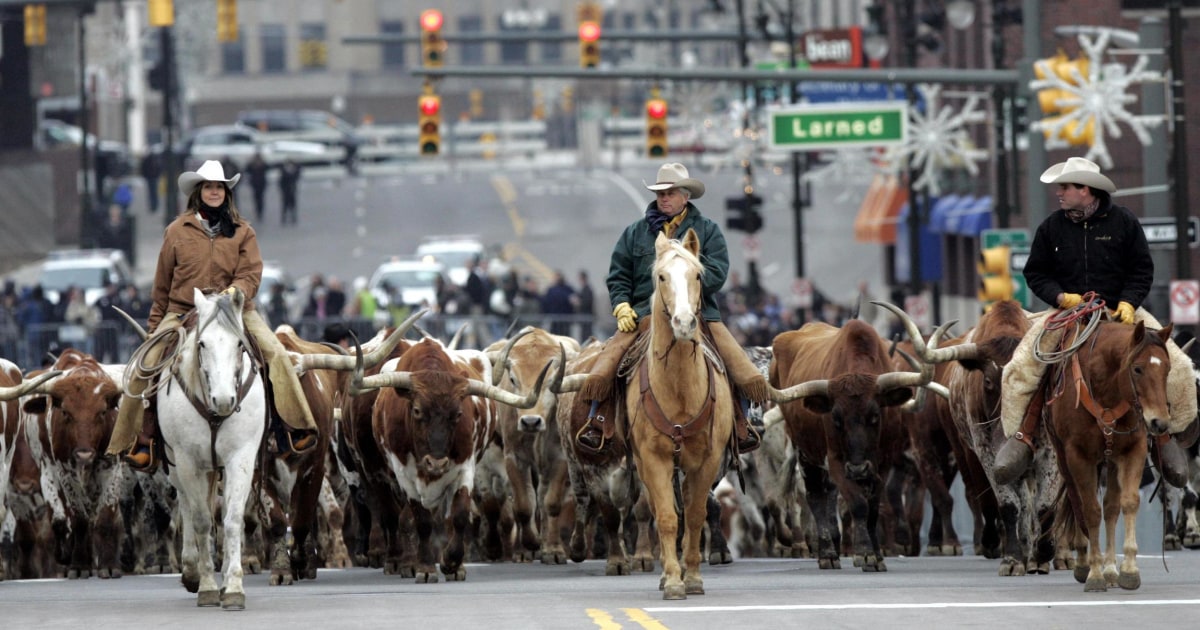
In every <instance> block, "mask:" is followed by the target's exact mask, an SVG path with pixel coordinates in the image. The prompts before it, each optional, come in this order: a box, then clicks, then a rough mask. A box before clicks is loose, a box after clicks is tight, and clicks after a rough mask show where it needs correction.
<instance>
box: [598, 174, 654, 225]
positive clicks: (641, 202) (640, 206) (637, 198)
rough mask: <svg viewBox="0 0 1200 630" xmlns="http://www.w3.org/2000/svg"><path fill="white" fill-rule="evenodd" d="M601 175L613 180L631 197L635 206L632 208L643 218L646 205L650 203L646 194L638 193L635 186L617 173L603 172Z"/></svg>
mask: <svg viewBox="0 0 1200 630" xmlns="http://www.w3.org/2000/svg"><path fill="white" fill-rule="evenodd" d="M601 174H602V175H603V176H604V177H606V178H608V179H610V180H612V182H613V183H614V184H616V185H617V187H618V188H620V189H621V190H623V191H625V194H627V195H629V198H630V199H632V200H633V206H632V208H633V211H634V212H635V213H636V214H637V215H638V216H642V215H643V214H645V212H646V204H648V203H650V202H649V200H647V199H646V195H645V194H643V193H641V192H640V191H638V189H637V188H635V187H634V186H633V184H630V183H629V182H628V181H627V180H626V179H625V178H624V177H621V176H620V175H617V174H616V173H613V172H611V171H602V172H601Z"/></svg>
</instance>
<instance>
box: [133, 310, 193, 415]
mask: <svg viewBox="0 0 1200 630" xmlns="http://www.w3.org/2000/svg"><path fill="white" fill-rule="evenodd" d="M183 334H184V330H183V327H182V326H172V327H170V328H164V329H162V330H159V331H157V332H155V333H154V334H153V335H151V336H150V338H149V339H147V340H146V342H145V343H143V344H142V345H141V347H139V348H138V349H137V350H136V351H134V353H133V356H131V357H129V362H128V363H126V364H125V373H124V375H123V376H124V378H125V382H126V383H132V382H133V379H134V378H137V379H139V380H142V381H145V382H147V383H148V386H147V387H146V389H144V390H142V393H140V394H130V393H129V392H128V391H126V392H124V394H125V395H126V396H129V397H130V398H137V399H140V400H145V399H147V398H149V397H151V396H153V395H154V394H156V393H158V390H159V388H161V387H162V386H163V384H165V383H166V382H167V380H168V379H156V378H155V377H156V376H158V375H159V374H160V373H161V372H162V371H163V370H164V369H166V368H167V366H169V365H171V364H172V363H174V362H175V357H176V355H178V354H179V349H180V347H182V345H183V344H181V343H179V342H180V341H182V340H183ZM168 339H170V340H171V341H170V343H168V342H167V340H168ZM161 344H167V345H166V346H165V349H164V350H163V353H162V356H161V357H159V360H158V362H157V363H155V364H153V365H146V363H145V361H146V355H148V354H149V353H150V349H151V348H154V347H156V346H159V345H161Z"/></svg>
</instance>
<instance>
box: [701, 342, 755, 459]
mask: <svg viewBox="0 0 1200 630" xmlns="http://www.w3.org/2000/svg"><path fill="white" fill-rule="evenodd" d="M708 330H709V333H710V334H711V335H712V340H713V344H714V345H715V346H716V347H717V354H719V355H721V361H723V362H724V363H725V369H726V370H727V371H728V372H729V380H730V381H731V382H732V383H733V384H734V386H735V387H736V391H738V392H740V393H741V395H740V396H738V401H737V402H736V403H735V407H736V409H735V410H734V413H733V419H734V422H733V432H734V434H735V435H736V436H737V440H738V451H739V452H742V453H749V452H750V451H753V450H754V449H756V448H758V445H759V442H760V439H759V435H758V432H757V431H755V430H754V429H753V427H751V426H750V423H749V421H747V420H746V415H747V411H748V410H749V404H748V403H747V402H746V401H749V402H755V403H758V404H762V403H764V402H766V401H767V399H768V397H769V394H768V393H767V378H766V377H765V376H763V375H762V372H759V371H758V367H757V366H755V365H754V362H753V361H751V360H750V357H748V356H746V351H745V350H744V349H742V345H741V344H740V343H738V342H737V339H734V338H733V334H732V333H730V332H729V329H728V328H726V327H725V324H724V323H722V322H708ZM743 399H745V400H743Z"/></svg>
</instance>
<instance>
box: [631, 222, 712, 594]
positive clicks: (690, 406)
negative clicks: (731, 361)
mask: <svg viewBox="0 0 1200 630" xmlns="http://www.w3.org/2000/svg"><path fill="white" fill-rule="evenodd" d="M654 246H655V261H654V267H653V272H652V273H653V278H654V295H653V296H652V297H651V302H650V303H651V305H652V309H651V312H650V316H649V317H650V330H649V332H648V333H646V334H647V335H648V338H649V345H648V346H647V347H646V350H645V354H644V355H643V357H642V359H641V360H640V361H639V364H638V365H637V366H636V368H635V369H634V372H633V373H632V374H631V375H630V378H629V383H628V385H627V390H626V395H625V401H626V403H625V404H626V407H627V410H628V415H627V417H628V419H629V420H628V427H629V431H630V438H631V440H630V441H631V443H632V450H633V457H634V463H635V464H636V466H637V471H638V476H639V477H640V478H641V481H642V484H643V486H644V487H645V489H646V492H647V494H648V497H649V503H650V507H651V510H652V511H653V514H654V523H655V526H656V528H657V531H658V540H659V549H660V550H661V553H662V564H663V572H662V578H661V579H660V580H659V588H660V589H662V591H663V599H687V596H688V595H703V594H704V581H703V579H701V577H700V565H701V556H700V536H701V534H702V533H703V529H704V519H705V514H706V509H707V504H708V491H709V489H710V488H712V486H713V483H714V482H716V480H717V477H718V475H719V473H720V472H721V464H722V459H723V457H724V454H725V448H726V445H727V444H728V443H729V436H730V433H731V431H732V430H733V400H732V395H731V393H730V390H729V382H728V380H727V377H726V375H725V374H724V372H723V371H722V370H721V369H718V368H716V367H715V366H714V365H713V363H712V362H711V361H710V360H709V359H708V358H707V355H708V354H709V352H710V350H707V349H706V347H705V344H704V342H703V340H702V336H701V331H700V308H701V293H702V285H701V275H702V274H703V273H704V266H703V265H702V264H701V263H700V258H699V255H700V239H699V237H698V236H697V235H696V232H695V231H694V230H688V231H687V234H686V235H685V236H684V237H683V240H682V241H673V240H670V239H668V238H667V237H666V236H665V235H662V234H660V235H659V236H658V239H657V240H656V241H655V245H654ZM677 510H682V520H683V545H682V549H683V564H684V566H683V567H680V563H679V555H678V553H677V552H676V550H675V541H676V535H677V533H678V530H679V521H680V515H679V512H677Z"/></svg>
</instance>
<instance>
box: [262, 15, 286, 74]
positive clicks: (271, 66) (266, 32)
mask: <svg viewBox="0 0 1200 630" xmlns="http://www.w3.org/2000/svg"><path fill="white" fill-rule="evenodd" d="M258 32H259V33H260V35H259V37H260V39H262V71H263V74H272V73H278V72H286V71H287V48H286V47H285V46H284V44H285V43H286V40H287V38H286V35H285V34H284V31H283V25H282V24H263V25H261V26H259V30H258Z"/></svg>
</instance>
